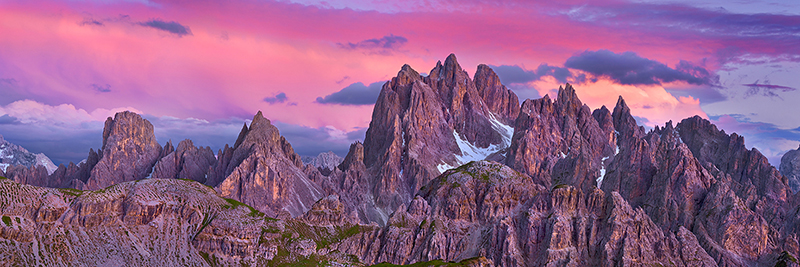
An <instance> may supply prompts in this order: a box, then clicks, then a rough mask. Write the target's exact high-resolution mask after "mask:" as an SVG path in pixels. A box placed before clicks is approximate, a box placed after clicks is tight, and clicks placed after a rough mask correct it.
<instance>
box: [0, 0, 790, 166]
mask: <svg viewBox="0 0 800 267" xmlns="http://www.w3.org/2000/svg"><path fill="white" fill-rule="evenodd" d="M556 2H557V3H556ZM450 53H455V54H456V55H457V57H458V60H459V63H460V64H461V66H463V67H464V68H465V69H466V71H468V72H469V73H470V75H473V74H474V71H475V69H476V67H477V65H478V64H481V63H484V64H488V65H490V66H492V67H493V69H494V70H495V71H496V72H497V73H498V75H499V76H500V78H501V80H502V81H503V83H504V84H505V85H506V86H508V87H509V88H511V89H513V90H514V91H515V92H516V93H517V95H519V96H520V99H521V100H522V99H526V98H539V97H541V96H544V95H545V94H550V96H554V92H555V91H554V90H557V88H558V86H559V85H562V84H564V83H566V82H569V83H571V84H573V85H574V86H575V88H576V90H577V93H578V96H579V97H580V98H581V100H582V101H583V102H584V103H586V104H587V105H588V106H589V107H590V108H592V109H595V108H599V107H600V106H602V105H606V106H608V107H609V108H613V106H614V104H615V103H616V100H617V97H618V96H619V95H622V96H623V97H624V98H625V100H626V102H627V103H628V104H629V105H630V106H631V109H632V113H633V115H634V116H636V118H637V120H638V121H639V123H640V124H643V125H646V126H647V127H653V126H656V125H662V126H663V125H664V123H666V122H667V121H669V120H673V121H674V122H675V123H677V122H678V121H680V120H681V119H683V118H686V117H689V116H693V115H700V116H701V117H704V118H708V119H709V120H711V121H712V122H713V123H715V124H716V125H717V126H718V127H720V128H721V129H724V130H725V131H726V132H727V133H732V132H737V133H739V134H740V135H743V136H745V141H746V145H747V146H748V147H749V148H750V147H755V148H757V149H758V150H759V151H761V152H762V153H763V154H764V155H765V156H767V157H768V158H769V159H770V162H771V163H772V164H773V165H778V164H779V163H780V156H781V155H782V154H783V153H784V152H786V151H787V150H789V149H796V148H797V147H798V145H800V141H798V140H800V92H799V91H798V90H797V89H798V88H800V1H789V0H763V1H728V0H705V1H690V0H674V1H660V0H659V1H656V0H639V1H616V0H599V1H576V0H566V1H552V0H549V1H522V0H509V1H502V0H499V1H498V0H493V1H479V0H464V1H451V0H442V1H427V0H416V1H415V0H409V1H383V0H378V1H367V0H357V1H315V0H296V1H270V0H252V1H248V0H244V1H159V0H155V1H148V0H129V1H112V0H94V1H78V0H65V1H14V0H0V135H3V136H4V137H5V139H6V140H8V141H10V142H12V143H15V144H18V145H21V146H23V147H25V148H27V149H29V150H31V151H32V152H36V153H39V152H44V153H45V154H47V155H48V156H50V157H51V158H52V159H53V161H55V162H56V163H57V164H58V163H67V162H69V161H75V162H77V161H80V160H81V159H84V158H86V155H87V153H88V150H89V148H90V147H91V148H95V149H97V148H99V147H100V146H101V143H102V140H101V138H102V127H103V121H104V120H105V119H106V117H108V116H113V114H114V113H115V112H117V111H122V110H131V111H135V112H137V113H140V114H142V115H143V116H144V117H145V118H147V119H148V120H150V121H151V122H152V123H153V124H154V126H155V128H156V136H157V138H158V140H159V143H161V144H164V143H165V142H167V140H170V139H171V140H173V142H174V143H175V144H177V142H178V141H180V140H183V139H185V138H190V139H193V140H194V141H195V142H194V143H195V145H202V146H211V147H212V148H213V149H214V150H215V151H216V150H217V149H219V148H221V147H222V146H224V144H226V143H227V144H232V143H233V142H234V141H235V138H236V136H237V134H238V132H239V130H240V129H241V127H242V123H244V122H246V121H248V120H249V119H251V118H252V116H253V115H254V114H255V113H256V112H257V111H259V110H261V111H263V113H264V115H265V116H266V117H267V118H269V119H270V120H272V122H273V123H274V124H275V125H277V126H278V128H279V129H280V131H281V133H282V134H283V135H284V136H286V137H287V139H289V141H290V142H291V143H292V145H293V146H294V148H295V150H296V151H297V152H298V153H299V154H301V155H316V154H317V153H319V152H323V151H328V150H333V151H334V152H336V153H338V154H339V155H342V156H344V154H345V153H346V151H347V147H348V146H349V144H350V143H352V142H353V141H355V140H363V138H364V133H365V131H366V127H367V126H368V125H369V120H370V116H371V113H372V107H373V105H372V104H373V103H374V101H375V99H376V98H377V94H378V92H379V90H380V88H381V86H382V84H383V82H385V81H386V80H388V79H390V78H391V77H393V76H395V75H396V74H397V72H398V71H399V70H400V67H401V66H402V65H403V64H409V65H411V66H412V67H413V68H414V69H416V70H417V71H419V72H420V73H427V72H428V71H430V70H431V69H432V68H433V67H434V66H435V64H436V62H437V61H439V60H444V59H445V58H446V57H447V55H449V54H450Z"/></svg>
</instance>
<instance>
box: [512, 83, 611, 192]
mask: <svg viewBox="0 0 800 267" xmlns="http://www.w3.org/2000/svg"><path fill="white" fill-rule="evenodd" d="M596 117H597V118H601V119H605V120H606V121H604V126H605V127H600V123H599V122H598V120H597V119H596ZM608 117H609V114H608V110H607V109H600V110H596V111H595V116H593V115H592V113H591V112H590V111H589V107H588V106H586V105H584V104H582V103H581V101H580V100H579V99H578V96H577V95H576V93H575V89H574V88H573V87H572V85H569V84H567V85H566V87H564V88H559V91H558V98H557V99H556V101H555V102H553V101H551V100H550V97H549V96H545V97H543V98H541V99H537V100H530V99H528V100H525V102H524V103H522V108H521V109H520V113H519V116H518V117H517V119H516V122H515V124H514V137H513V139H512V141H511V148H510V149H509V151H508V157H507V158H506V164H508V165H509V166H511V167H513V168H514V169H515V170H517V171H520V172H523V173H525V174H528V175H530V176H531V177H532V178H533V179H534V181H536V182H537V183H539V184H542V185H544V186H546V187H551V186H553V185H558V184H569V185H574V186H577V187H580V188H581V189H583V190H584V191H590V190H591V188H592V187H594V186H596V185H597V182H598V181H599V179H598V177H601V176H602V175H603V174H604V169H605V164H606V163H605V162H604V159H608V158H609V157H610V156H613V154H614V153H615V152H614V146H615V145H614V142H615V136H614V135H613V129H611V128H610V127H609V123H608V122H607V120H608Z"/></svg>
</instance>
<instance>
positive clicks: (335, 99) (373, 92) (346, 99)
mask: <svg viewBox="0 0 800 267" xmlns="http://www.w3.org/2000/svg"><path fill="white" fill-rule="evenodd" d="M384 83H385V81H381V82H374V83H371V84H370V85H369V86H366V85H364V84H363V83H361V82H357V83H354V84H351V85H348V86H347V87H345V88H342V90H339V91H338V92H335V93H333V94H330V95H327V96H325V97H317V100H316V102H317V103H320V104H337V105H372V104H375V101H376V100H377V99H378V95H379V94H380V92H381V88H382V87H383V84H384Z"/></svg>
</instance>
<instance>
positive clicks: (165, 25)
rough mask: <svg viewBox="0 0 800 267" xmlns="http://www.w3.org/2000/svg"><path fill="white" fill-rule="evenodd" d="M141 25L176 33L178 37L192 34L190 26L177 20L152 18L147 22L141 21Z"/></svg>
mask: <svg viewBox="0 0 800 267" xmlns="http://www.w3.org/2000/svg"><path fill="white" fill-rule="evenodd" d="M139 25H141V26H145V27H150V28H153V29H158V30H162V31H166V32H169V33H173V34H175V35H178V37H183V36H185V35H192V31H191V30H190V29H189V27H187V26H184V25H181V24H180V23H177V22H175V21H163V20H160V19H151V20H148V21H145V22H139Z"/></svg>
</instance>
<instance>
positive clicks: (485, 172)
mask: <svg viewBox="0 0 800 267" xmlns="http://www.w3.org/2000/svg"><path fill="white" fill-rule="evenodd" d="M530 181H531V180H530V177H528V176H527V175H525V174H521V173H518V172H516V171H514V170H512V169H510V168H508V167H507V166H503V165H502V164H499V163H494V162H487V161H480V162H472V163H469V164H467V165H464V166H461V167H459V168H456V169H453V170H450V171H447V172H445V174H443V175H442V176H440V177H437V178H436V179H434V180H432V181H431V182H430V183H429V184H428V185H426V186H425V187H424V188H423V189H422V190H421V192H420V194H419V195H418V196H417V197H416V198H415V199H414V200H413V201H411V203H409V204H408V205H407V206H406V205H403V206H401V207H400V208H398V210H397V211H396V212H395V213H394V214H393V215H392V217H391V218H390V219H389V225H388V226H386V227H385V228H383V229H381V230H376V231H375V232H372V233H363V234H359V235H356V236H354V237H353V238H350V239H348V240H345V241H344V242H343V243H341V244H340V245H339V246H337V248H338V249H339V250H342V251H346V253H348V254H350V253H352V254H354V255H357V256H359V258H360V259H362V260H363V261H364V262H366V263H368V264H370V263H377V262H384V261H388V262H394V263H398V264H408V263H413V262H415V261H427V260H432V259H443V260H446V261H459V260H464V259H470V258H475V257H485V258H487V259H489V260H490V261H491V262H493V263H494V264H495V265H500V266H545V265H547V266H550V265H559V266H562V265H566V266H590V265H591V266H616V265H637V264H644V265H659V264H663V265H678V266H714V265H716V264H715V262H714V260H713V259H712V258H711V257H709V256H708V254H706V253H705V251H704V250H703V249H702V248H701V247H700V245H699V244H698V242H697V240H696V239H695V238H694V236H693V235H692V234H691V233H690V232H689V231H688V230H687V229H686V228H680V229H679V230H678V231H676V232H664V231H663V230H662V229H661V228H659V227H658V226H657V225H656V224H655V223H653V222H652V221H651V220H650V219H649V218H648V216H647V215H646V214H645V213H644V211H643V210H642V209H641V208H637V209H634V208H632V207H631V206H630V205H629V204H628V203H627V202H626V201H625V200H624V199H623V198H622V197H621V196H620V195H619V194H617V193H612V194H610V195H606V194H605V193H604V192H603V191H600V190H594V191H592V192H590V193H589V194H588V195H584V194H583V193H582V192H581V190H580V189H577V188H574V187H572V186H568V185H564V186H561V187H558V188H555V189H553V190H550V189H547V188H545V187H543V186H542V185H539V184H534V183H531V182H530ZM359 244H368V245H367V246H366V247H364V246H360V245H359ZM354 247H355V248H357V249H353V248H354Z"/></svg>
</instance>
